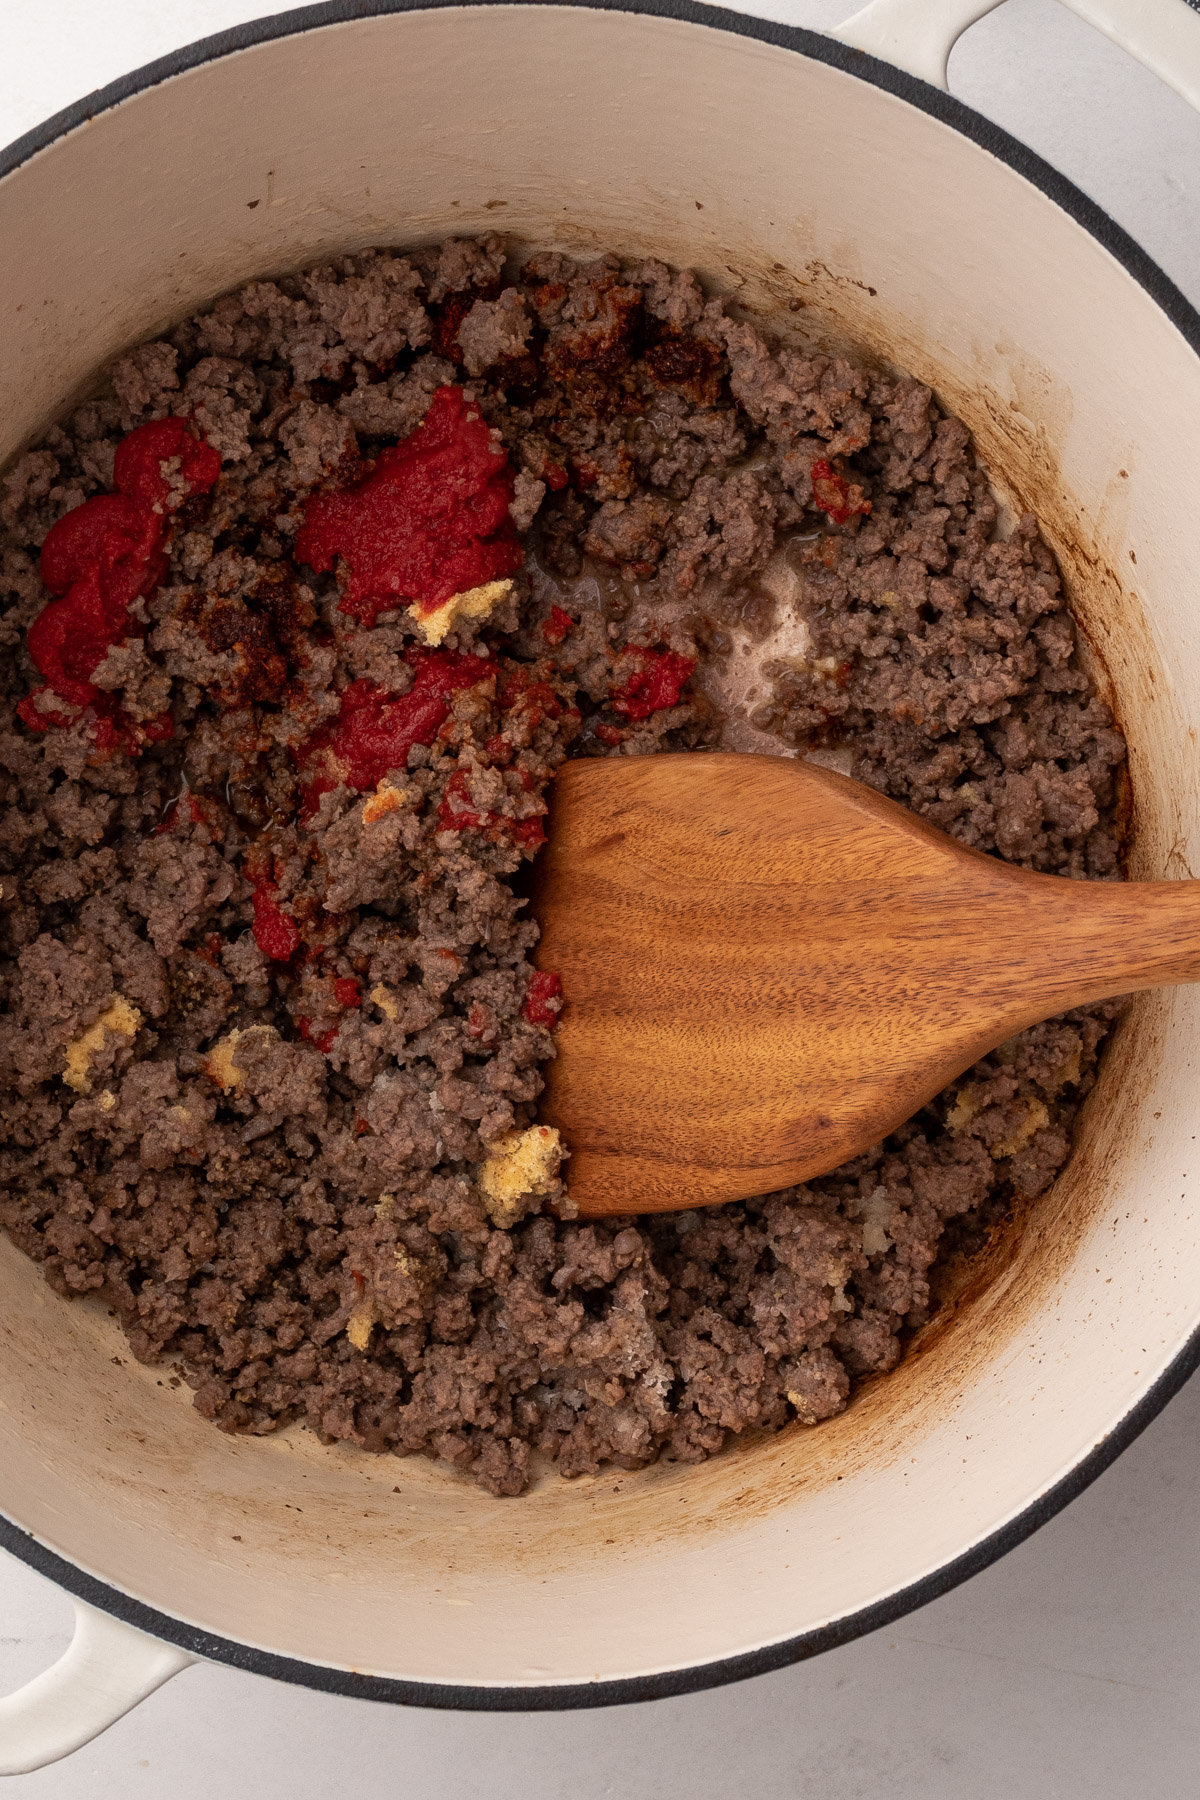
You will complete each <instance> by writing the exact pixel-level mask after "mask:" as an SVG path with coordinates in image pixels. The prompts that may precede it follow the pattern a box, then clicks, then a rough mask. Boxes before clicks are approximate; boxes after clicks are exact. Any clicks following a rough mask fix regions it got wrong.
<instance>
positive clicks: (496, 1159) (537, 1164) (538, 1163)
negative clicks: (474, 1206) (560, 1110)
mask: <svg viewBox="0 0 1200 1800" xmlns="http://www.w3.org/2000/svg"><path fill="white" fill-rule="evenodd" d="M562 1158H563V1147H562V1139H561V1138H560V1137H559V1135H558V1133H557V1131H555V1129H554V1127H553V1126H551V1125H530V1126H529V1128H528V1130H526V1131H510V1132H507V1133H506V1134H505V1136H504V1137H500V1138H497V1139H496V1140H495V1142H494V1143H493V1144H492V1145H491V1146H490V1147H489V1150H488V1157H487V1161H486V1162H485V1163H483V1164H482V1166H481V1167H480V1170H479V1192H480V1194H481V1196H482V1198H483V1204H484V1209H485V1211H486V1212H487V1215H488V1217H489V1219H491V1221H492V1223H493V1225H499V1226H501V1227H507V1226H509V1225H512V1224H513V1223H514V1222H515V1221H516V1220H517V1219H518V1218H519V1217H520V1215H521V1213H522V1212H523V1211H524V1206H523V1204H522V1202H523V1201H525V1200H527V1199H528V1198H529V1197H530V1195H537V1194H548V1193H550V1192H551V1191H552V1189H553V1186H554V1181H555V1179H556V1177H557V1175H558V1170H559V1165H560V1163H561V1162H562Z"/></svg>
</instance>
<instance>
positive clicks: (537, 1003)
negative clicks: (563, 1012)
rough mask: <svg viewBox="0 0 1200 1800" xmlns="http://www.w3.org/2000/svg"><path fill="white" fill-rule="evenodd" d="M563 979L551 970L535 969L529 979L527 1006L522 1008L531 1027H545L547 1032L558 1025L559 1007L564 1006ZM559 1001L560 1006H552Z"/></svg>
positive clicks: (526, 997)
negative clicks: (552, 1003) (555, 1001)
mask: <svg viewBox="0 0 1200 1800" xmlns="http://www.w3.org/2000/svg"><path fill="white" fill-rule="evenodd" d="M562 991H563V986H562V977H561V975H556V974H554V972H553V971H552V970H550V969H535V970H534V971H533V974H532V975H531V976H530V977H529V992H528V993H527V994H526V996H525V1004H524V1006H523V1007H522V1008H521V1011H522V1013H523V1014H524V1016H525V1018H527V1019H528V1020H529V1023H530V1024H531V1025H544V1026H545V1027H546V1029H547V1031H553V1029H554V1027H555V1026H556V1025H557V1024H558V1014H559V1007H561V1004H562ZM552 1000H557V1001H558V1002H559V1006H551V1004H550V1002H551V1001H552Z"/></svg>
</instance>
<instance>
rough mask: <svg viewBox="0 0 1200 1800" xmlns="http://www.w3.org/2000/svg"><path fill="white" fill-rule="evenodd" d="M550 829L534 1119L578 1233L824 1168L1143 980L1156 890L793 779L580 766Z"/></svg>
mask: <svg viewBox="0 0 1200 1800" xmlns="http://www.w3.org/2000/svg"><path fill="white" fill-rule="evenodd" d="M550 824H551V830H550V838H549V843H548V845H547V847H546V849H545V850H544V851H543V853H542V856H541V858H540V859H539V866H538V871H537V876H536V882H535V890H534V898H533V905H534V911H535V913H536V916H537V918H538V920H539V922H540V924H541V929H542V937H541V944H540V947H539V951H538V956H537V961H538V964H539V966H540V967H541V968H542V969H545V970H555V971H557V973H558V974H559V975H560V976H561V978H562V983H563V990H564V996H565V1004H564V1009H563V1013H562V1017H561V1023H560V1025H559V1028H558V1032H557V1057H556V1060H555V1061H554V1062H553V1063H552V1064H551V1065H550V1066H549V1069H548V1085H547V1090H546V1094H545V1096H544V1098H543V1102H542V1105H541V1107H540V1110H539V1118H540V1119H541V1120H542V1121H544V1122H545V1123H548V1124H551V1125H555V1126H557V1127H558V1128H559V1130H560V1131H561V1133H562V1135H563V1138H564V1139H565V1141H566V1144H567V1145H568V1147H569V1149H570V1151H571V1160H570V1162H569V1164H568V1166H567V1169H566V1174H567V1178H568V1186H569V1190H570V1194H571V1198H572V1200H573V1201H574V1203H575V1204H576V1206H577V1207H578V1208H579V1211H580V1213H581V1214H583V1215H585V1216H587V1215H593V1216H595V1215H611V1214H614V1213H638V1212H659V1211H669V1210H674V1209H678V1208H684V1207H691V1206H701V1205H706V1204H710V1203H712V1202H716V1201H724V1200H733V1199H739V1198H745V1197H747V1196H749V1195H753V1194H760V1193H767V1192H770V1191H771V1190H772V1189H775V1188H781V1187H786V1186H788V1185H789V1184H790V1183H792V1182H796V1181H802V1180H804V1179H806V1178H808V1177H810V1176H814V1175H817V1174H820V1173H823V1172H825V1171H827V1170H829V1169H832V1168H834V1167H836V1166H837V1165H838V1164H839V1163H841V1162H843V1161H845V1160H846V1159H847V1158H849V1157H851V1156H854V1155H856V1154H858V1153H860V1152H861V1151H863V1150H865V1149H866V1148H868V1147H869V1146H870V1145H871V1144H874V1143H877V1142H878V1141H879V1140H880V1139H881V1138H882V1137H883V1136H885V1135H886V1133H887V1132H888V1131H890V1130H892V1129H894V1128H895V1127H896V1126H897V1125H898V1124H900V1123H901V1121H902V1120H904V1119H906V1118H908V1117H909V1116H910V1115H911V1114H912V1113H913V1112H914V1111H916V1110H917V1109H918V1108H919V1107H920V1106H921V1105H923V1104H924V1102H925V1101H926V1100H928V1099H930V1098H931V1097H932V1096H933V1095H934V1094H936V1093H937V1092H938V1090H939V1089H940V1088H942V1087H943V1086H944V1085H945V1084H946V1082H948V1081H950V1080H951V1079H953V1077H954V1076H956V1075H958V1074H960V1073H961V1072H962V1071H963V1070H964V1069H965V1068H967V1067H968V1066H969V1065H970V1064H971V1063H972V1062H973V1061H975V1060H976V1059H977V1058H978V1057H979V1056H981V1055H983V1054H984V1053H985V1052H986V1051H988V1050H989V1049H991V1048H994V1047H995V1045H996V1044H998V1043H1000V1042H1002V1041H1003V1040H1004V1039H1005V1038H1006V1037H1008V1036H1010V1035H1011V1034H1012V1033H1013V1032H1014V1031H1016V1030H1018V1029H1019V1028H1020V1027H1022V1026H1024V1025H1027V1024H1030V1023H1032V1022H1033V1020H1035V1019H1037V1018H1043V1017H1046V1016H1047V1015H1048V1014H1050V1013H1052V1012H1055V1011H1058V1010H1060V1009H1061V1008H1062V1007H1065V1006H1069V1005H1075V1004H1080V1003H1082V1002H1084V1001H1086V1000H1089V999H1097V998H1100V997H1101V996H1102V995H1105V994H1111V993H1115V992H1120V991H1122V988H1123V986H1126V985H1128V986H1132V985H1146V980H1147V977H1146V971H1145V970H1143V971H1142V975H1141V978H1140V980H1139V979H1138V978H1137V974H1136V971H1133V974H1134V979H1130V976H1131V969H1130V957H1129V955H1128V954H1126V955H1125V957H1124V959H1122V955H1121V946H1120V945H1119V944H1118V945H1117V946H1116V951H1115V953H1114V950H1113V945H1112V940H1113V938H1114V936H1116V937H1118V938H1119V937H1120V936H1121V933H1122V930H1123V929H1124V927H1123V925H1122V922H1121V918H1120V917H1119V916H1118V915H1119V912H1120V908H1119V906H1118V908H1117V913H1114V912H1113V905H1114V903H1116V902H1119V901H1120V900H1121V897H1122V896H1124V897H1125V899H1126V901H1127V900H1128V899H1130V898H1132V897H1133V896H1134V895H1137V894H1141V895H1146V894H1149V893H1151V892H1156V891H1158V890H1157V889H1154V890H1152V889H1150V888H1148V887H1143V888H1140V889H1139V888H1134V887H1132V885H1131V884H1130V885H1126V884H1110V883H1092V882H1074V881H1065V880H1061V879H1056V878H1054V877H1049V876H1039V875H1032V874H1029V873H1027V872H1025V871H1022V870H1019V869H1014V868H1012V867H1010V866H1008V865H1005V864H1004V863H1001V862H998V861H997V860H996V859H995V858H992V857H986V856H982V855H979V854H977V853H976V852H974V851H972V850H968V849H965V848H964V847H963V846H962V845H960V844H958V843H956V842H954V841H953V840H952V839H950V838H948V837H946V836H945V835H944V834H942V833H941V832H939V831H936V830H935V829H934V828H933V827H932V826H929V825H927V824H925V823H924V822H923V821H922V820H920V819H918V818H917V817H916V816H915V815H913V814H912V813H909V812H907V811H905V810H904V809H903V808H901V807H899V806H896V805H894V804H893V803H892V802H891V801H888V800H885V799H884V798H883V797H882V796H880V795H879V794H876V793H875V792H874V791H873V790H872V789H869V788H866V787H863V786H861V785H859V784H858V783H856V782H852V781H849V780H847V779H846V778H845V777H843V776H840V775H837V774H834V773H832V772H831V771H829V770H826V769H823V768H818V767H814V766H813V765H811V764H808V763H805V762H801V761H799V760H793V759H790V758H782V757H778V758H777V757H763V756H738V755H727V754H708V753H701V754H696V753H693V754H691V755H683V756H651V757H642V758H611V759H603V760H586V761H584V760H581V761H578V762H572V763H569V764H567V765H566V766H565V767H564V768H563V769H562V770H561V772H560V773H559V775H558V777H557V780H556V783H555V791H554V794H553V796H552V808H551V820H550ZM1164 885H1165V886H1166V887H1168V888H1176V889H1178V888H1181V887H1188V888H1191V887H1193V886H1195V885H1198V884H1191V883H1186V884H1185V883H1169V884H1164ZM1192 898H1193V900H1194V898H1195V896H1194V895H1193V896H1192ZM1196 922H1200V921H1197V920H1196V919H1195V916H1194V909H1193V940H1192V941H1193V943H1194V942H1195V932H1194V924H1195V923H1196ZM1176 948H1177V949H1178V945H1176ZM1184 960H1186V958H1185V959H1184ZM1143 961H1144V959H1143ZM1176 961H1177V962H1178V961H1179V958H1178V957H1177V958H1176ZM1191 961H1192V963H1195V961H1196V957H1195V954H1194V952H1192V955H1191ZM1160 965H1161V968H1160ZM1165 968H1166V965H1165V964H1164V963H1163V957H1162V956H1161V955H1160V956H1159V960H1158V963H1157V964H1154V966H1153V969H1152V970H1151V972H1150V974H1149V977H1148V979H1150V980H1159V979H1163V980H1171V979H1186V978H1188V976H1187V975H1185V974H1179V973H1172V972H1169V971H1167V972H1162V970H1163V969H1165Z"/></svg>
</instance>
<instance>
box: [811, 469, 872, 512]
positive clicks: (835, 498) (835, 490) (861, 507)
mask: <svg viewBox="0 0 1200 1800" xmlns="http://www.w3.org/2000/svg"><path fill="white" fill-rule="evenodd" d="M810 474H811V476H812V488H813V504H814V505H815V506H819V507H820V509H821V511H822V512H823V513H828V515H829V517H830V518H831V519H832V520H833V522H834V524H835V525H844V524H845V523H846V521H847V519H852V518H853V517H854V515H855V513H862V514H864V515H865V514H867V513H869V512H870V510H871V502H870V501H869V500H868V499H866V498H865V496H864V494H863V491H862V489H861V488H860V487H859V486H858V484H857V482H847V480H846V478H845V476H844V475H838V474H837V473H836V472H835V471H834V468H833V464H832V463H829V462H826V461H825V459H824V458H823V457H822V458H821V459H820V460H819V461H818V462H815V463H814V464H813V466H812V469H811V470H810Z"/></svg>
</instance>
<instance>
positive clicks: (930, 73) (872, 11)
mask: <svg viewBox="0 0 1200 1800" xmlns="http://www.w3.org/2000/svg"><path fill="white" fill-rule="evenodd" d="M1002 3H1003V0H871V3H870V5H868V6H864V7H863V8H862V10H861V11H860V12H856V13H855V14H854V15H853V17H852V18H849V19H847V20H846V22H845V24H843V25H839V26H838V27H837V28H836V30H834V31H831V32H829V34H828V35H829V36H830V37H832V38H837V39H838V40H839V42H841V43H843V44H848V45H849V46H850V47H851V49H853V50H866V51H867V52H868V54H869V55H871V56H877V57H879V58H880V60H881V61H882V62H889V63H893V64H894V65H895V67H896V68H898V69H903V70H904V71H905V72H906V74H909V75H916V76H918V77H919V78H920V80H922V81H928V82H930V83H931V84H932V85H933V86H934V87H940V88H944V87H945V86H946V85H947V84H946V64H947V62H948V61H949V57H950V52H951V50H953V48H954V46H955V44H956V43H957V42H958V39H959V38H960V37H961V36H962V34H963V32H964V31H965V30H966V29H967V27H968V26H969V25H974V23H975V21H976V20H977V19H982V18H983V17H984V15H985V14H986V13H990V12H993V11H994V10H995V9H996V7H997V6H1000V5H1001V4H1002ZM1062 4H1063V5H1064V6H1069V7H1070V9H1071V11H1072V12H1073V13H1078V15H1079V17H1080V18H1081V19H1084V20H1086V21H1087V23H1088V24H1089V25H1094V26H1095V27H1096V30H1097V31H1102V32H1103V33H1104V35H1105V37H1107V38H1111V39H1112V41H1113V43H1114V44H1119V45H1120V47H1121V49H1122V50H1128V52H1129V54H1130V55H1131V56H1136V58H1137V60H1138V61H1139V62H1140V63H1143V64H1144V65H1145V67H1146V68H1147V69H1149V70H1150V71H1151V72H1152V73H1153V74H1155V75H1158V76H1159V77H1160V78H1161V79H1162V80H1163V81H1165V82H1166V83H1167V86H1168V87H1173V88H1174V89H1175V92H1176V93H1177V94H1181V95H1182V96H1183V98H1184V99H1185V100H1186V101H1188V103H1189V104H1190V105H1192V106H1194V107H1195V108H1196V109H1197V111H1200V17H1198V16H1197V14H1196V12H1195V10H1194V8H1193V7H1192V5H1191V4H1190V3H1189V0H1062Z"/></svg>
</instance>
